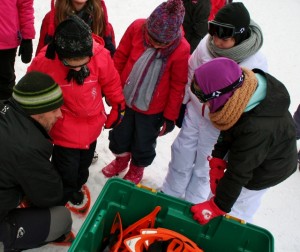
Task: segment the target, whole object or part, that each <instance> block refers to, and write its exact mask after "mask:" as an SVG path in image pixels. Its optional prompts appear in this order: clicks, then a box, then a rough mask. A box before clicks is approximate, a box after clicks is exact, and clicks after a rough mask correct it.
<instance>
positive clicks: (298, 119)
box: [294, 105, 300, 140]
mask: <svg viewBox="0 0 300 252" xmlns="http://www.w3.org/2000/svg"><path fill="white" fill-rule="evenodd" d="M294 121H295V124H296V129H297V140H299V139H300V105H299V106H298V108H297V110H296V112H295V113H294Z"/></svg>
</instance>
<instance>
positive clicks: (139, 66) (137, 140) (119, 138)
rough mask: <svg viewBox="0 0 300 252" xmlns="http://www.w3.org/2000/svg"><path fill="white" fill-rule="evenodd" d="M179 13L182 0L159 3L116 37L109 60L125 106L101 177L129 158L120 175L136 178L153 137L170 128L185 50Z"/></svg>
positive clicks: (149, 156)
mask: <svg viewBox="0 0 300 252" xmlns="http://www.w3.org/2000/svg"><path fill="white" fill-rule="evenodd" d="M183 17H184V7H183V5H182V1H181V0H169V1H167V2H163V3H162V4H160V5H159V6H158V7H157V8H156V9H155V10H154V11H153V12H152V13H151V15H150V16H149V17H148V19H138V20H135V21H134V22H133V23H132V24H131V25H130V26H129V27H128V28H127V30H126V32H125V34H124V35H123V37H122V39H121V41H120V44H119V47H118V48H117V50H116V53H115V55H114V63H115V66H116V68H117V70H118V72H119V74H120V76H121V83H122V85H123V87H124V89H123V93H124V95H125V100H126V110H125V115H124V118H123V121H122V122H121V123H120V124H119V125H118V126H117V127H115V128H114V129H113V130H111V131H110V134H109V141H110V143H109V148H110V150H111V151H112V152H113V153H114V154H115V155H116V159H115V160H113V161H112V162H111V163H110V164H108V165H107V166H106V167H104V168H103V169H102V172H103V174H104V175H105V176H106V177H112V176H115V175H117V174H118V173H120V172H122V171H123V170H125V169H126V168H127V166H128V163H129V161H130V160H131V163H130V168H129V171H128V172H127V174H126V175H125V177H124V179H126V180H129V181H132V182H133V183H136V184H137V183H139V182H140V181H141V179H142V177H143V173H144V168H145V167H146V166H149V165H150V164H151V163H152V161H153V159H154V158H155V155H156V153H155V146H156V139H157V137H158V136H161V135H165V134H167V133H168V132H171V131H172V130H173V129H174V126H175V124H174V121H175V120H176V119H177V117H178V113H179V109H180V106H181V101H182V99H183V95H184V89H185V85H186V83H187V73H188V58H189V54H190V47H189V44H188V42H187V41H186V39H185V38H184V37H183V34H182V30H181V25H182V22H183ZM160 128H161V129H160Z"/></svg>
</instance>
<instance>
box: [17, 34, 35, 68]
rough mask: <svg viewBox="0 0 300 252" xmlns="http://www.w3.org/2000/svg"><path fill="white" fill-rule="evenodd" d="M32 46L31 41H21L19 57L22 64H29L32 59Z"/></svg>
mask: <svg viewBox="0 0 300 252" xmlns="http://www.w3.org/2000/svg"><path fill="white" fill-rule="evenodd" d="M32 52H33V46H32V39H22V41H21V45H20V48H19V56H21V60H22V62H23V63H26V64H27V63H29V62H30V61H31V58H32Z"/></svg>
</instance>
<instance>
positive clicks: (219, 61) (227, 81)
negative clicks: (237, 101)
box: [194, 57, 244, 113]
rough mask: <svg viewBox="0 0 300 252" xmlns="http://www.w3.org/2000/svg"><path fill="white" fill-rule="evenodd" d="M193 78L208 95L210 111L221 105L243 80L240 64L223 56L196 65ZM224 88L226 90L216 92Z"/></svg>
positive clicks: (212, 111)
mask: <svg viewBox="0 0 300 252" xmlns="http://www.w3.org/2000/svg"><path fill="white" fill-rule="evenodd" d="M194 78H195V81H196V83H197V84H198V86H199V87H200V89H201V90H202V91H203V93H204V95H208V96H210V100H209V103H210V112H211V113H214V112H216V111H217V110H218V109H220V108H221V107H223V106H224V105H225V103H226V102H227V101H228V99H229V98H230V97H231V96H232V95H233V93H234V91H235V90H236V88H238V87H240V86H241V85H242V84H243V80H244V76H243V72H242V69H241V68H240V66H239V65H238V64H237V63H236V62H235V61H233V60H231V59H228V58H224V57H219V58H215V59H213V60H211V61H209V62H207V63H205V64H203V65H201V66H200V67H198V68H197V69H196V70H195V73H194ZM230 87H231V88H230ZM224 88H228V90H225V91H224V92H218V91H220V90H222V89H224Z"/></svg>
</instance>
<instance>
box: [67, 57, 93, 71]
mask: <svg viewBox="0 0 300 252" xmlns="http://www.w3.org/2000/svg"><path fill="white" fill-rule="evenodd" d="M90 61H91V57H89V60H88V61H87V62H85V63H84V64H81V65H76V66H74V65H70V64H69V63H68V61H67V60H66V59H63V60H62V63H63V64H64V66H66V67H68V68H72V69H73V68H79V67H80V68H81V67H84V66H85V65H87V64H88V63H89V62H90Z"/></svg>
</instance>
